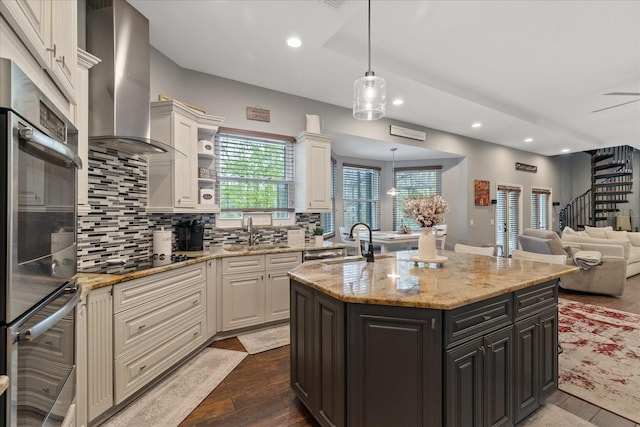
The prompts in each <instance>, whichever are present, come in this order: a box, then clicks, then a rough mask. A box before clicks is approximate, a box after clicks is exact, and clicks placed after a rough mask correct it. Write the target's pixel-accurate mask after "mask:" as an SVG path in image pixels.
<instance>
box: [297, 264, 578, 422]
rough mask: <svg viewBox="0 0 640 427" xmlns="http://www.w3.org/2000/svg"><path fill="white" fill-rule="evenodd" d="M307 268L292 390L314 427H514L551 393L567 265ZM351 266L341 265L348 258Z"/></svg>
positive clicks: (301, 281)
mask: <svg viewBox="0 0 640 427" xmlns="http://www.w3.org/2000/svg"><path fill="white" fill-rule="evenodd" d="M413 254H414V253H413V252H398V253H397V255H396V257H387V258H381V259H377V260H376V261H375V262H374V263H367V262H364V261H352V262H348V260H327V261H324V262H323V261H318V262H313V263H305V264H302V265H300V266H299V267H297V268H295V269H293V270H292V271H290V272H289V277H290V278H291V387H292V389H293V390H294V392H295V393H296V395H297V396H298V397H299V398H300V400H301V401H302V402H303V403H304V404H305V405H306V406H307V408H308V409H309V410H310V411H311V413H312V414H313V416H314V417H315V418H316V420H317V421H318V422H319V423H320V424H321V425H336V426H341V425H350V426H359V425H366V426H378V425H379V426H384V425H402V426H443V425H444V426H471V425H474V426H481V425H484V426H488V425H490V426H493V425H514V424H515V423H517V422H519V421H520V420H522V419H523V418H525V417H526V416H528V415H529V414H531V413H532V412H533V411H535V410H536V409H537V408H538V407H539V406H540V404H541V403H542V402H543V401H544V399H545V398H546V397H547V396H548V395H550V394H551V393H552V392H553V391H555V390H556V389H557V378H558V355H557V353H558V329H557V327H558V311H557V301H558V279H559V278H560V277H562V276H565V275H568V274H571V273H573V272H575V271H577V270H578V269H577V268H576V267H572V266H564V265H555V264H546V263H538V262H532V261H524V260H514V259H509V258H496V257H484V256H478V255H469V254H458V253H452V252H443V255H446V256H447V257H448V260H447V262H446V263H445V264H444V265H443V267H441V268H428V266H427V267H426V268H425V266H423V264H422V263H420V264H419V265H416V263H414V262H413V261H411V260H410V255H413ZM344 261H347V262H344Z"/></svg>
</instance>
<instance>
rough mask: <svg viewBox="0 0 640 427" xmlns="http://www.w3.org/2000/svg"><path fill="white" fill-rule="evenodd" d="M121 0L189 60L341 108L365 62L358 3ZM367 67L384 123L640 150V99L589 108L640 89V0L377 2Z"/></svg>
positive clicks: (164, 45)
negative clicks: (383, 103)
mask: <svg viewBox="0 0 640 427" xmlns="http://www.w3.org/2000/svg"><path fill="white" fill-rule="evenodd" d="M129 2H130V3H131V4H132V5H133V6H134V7H135V8H136V9H138V10H139V11H140V12H141V13H142V14H144V15H145V16H146V17H147V18H148V19H149V21H150V32H151V34H150V36H151V44H152V45H153V46H154V47H155V48H156V49H158V50H159V51H161V52H162V53H164V54H165V55H166V56H168V57H169V58H171V59H172V60H173V61H175V62H176V63H177V64H179V65H180V66H182V67H184V68H189V69H192V70H197V71H201V72H205V73H209V74H213V75H217V76H221V77H226V78H229V79H234V80H238V81H241V82H246V83H250V84H253V85H258V86H262V87H266V88H269V89H273V90H277V91H281V92H285V93H290V94H294V95H298V96H303V97H307V98H311V99H316V100H319V101H323V102H327V103H329V104H334V105H338V106H342V107H346V108H351V106H352V90H353V82H354V81H355V80H356V79H357V78H359V77H361V76H362V75H364V72H365V71H366V70H367V2H365V1H341V0H331V1H329V0H327V1H323V0H298V1H287V0H270V1H267V0H264V1H261V0H245V1H223V0H216V1H205V0H179V1H178V0H129ZM331 5H333V6H331ZM336 6H337V7H336ZM291 35H296V36H298V37H300V38H301V39H302V43H303V44H302V47H301V48H299V49H292V48H290V47H288V46H287V45H286V44H285V40H286V39H287V37H289V36H291ZM371 63H372V64H371V65H372V69H373V71H375V73H376V75H379V76H382V77H384V78H385V80H386V85H387V117H389V118H393V119H397V120H401V121H405V122H408V123H413V124H416V125H420V126H425V127H429V128H435V129H441V130H445V131H448V132H453V133H456V134H460V135H465V136H469V137H472V138H478V139H481V140H485V141H489V142H493V143H497V144H502V145H505V146H509V147H514V148H519V149H523V150H527V151H531V152H535V153H539V154H544V155H556V154H560V150H561V149H563V148H568V149H570V150H571V151H572V152H575V151H584V150H589V149H593V148H597V147H608V146H615V145H631V146H634V147H636V148H640V102H634V103H630V104H627V105H623V106H620V107H617V108H612V109H608V110H605V111H601V112H598V113H592V111H594V110H598V109H601V108H605V107H609V106H612V105H615V104H620V103H623V102H628V101H632V100H635V99H638V98H640V97H633V96H617V95H615V96H614V95H610V96H606V95H604V94H605V93H608V92H640V0H627V1H610V0H607V1H596V0H586V1H579V0H572V1H557V0H556V1H517V0H511V1H505V0H500V1H468V0H465V1H451V0H449V1H417V0H413V1H399V0H396V1H387V0H373V1H372V5H371ZM396 97H402V98H404V101H405V102H404V104H403V105H401V106H394V105H392V104H391V101H392V100H393V99H394V98H396ZM475 121H480V122H482V124H483V125H482V127H481V128H479V129H473V128H471V124H472V123H473V122H475ZM526 137H531V138H533V139H534V141H533V142H530V143H525V142H524V139H525V138H526ZM388 149H389V146H386V145H383V146H381V147H380V150H379V151H380V152H379V153H378V154H379V156H382V153H385V156H386V159H388V158H389V151H388ZM368 150H369V152H370V151H371V146H370V145H369V148H368ZM339 154H343V155H347V154H344V153H339ZM400 154H401V153H400V150H398V153H397V155H398V156H397V157H396V158H397V159H400ZM349 155H352V154H349ZM354 157H355V156H354ZM369 158H371V156H369ZM382 158H385V157H382Z"/></svg>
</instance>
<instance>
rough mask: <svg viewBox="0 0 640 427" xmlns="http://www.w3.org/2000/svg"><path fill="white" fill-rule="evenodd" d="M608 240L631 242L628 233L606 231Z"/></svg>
mask: <svg viewBox="0 0 640 427" xmlns="http://www.w3.org/2000/svg"><path fill="white" fill-rule="evenodd" d="M605 233H606V235H607V239H615V240H630V239H629V235H628V234H627V232H626V231H605Z"/></svg>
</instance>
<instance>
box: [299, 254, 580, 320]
mask: <svg viewBox="0 0 640 427" xmlns="http://www.w3.org/2000/svg"><path fill="white" fill-rule="evenodd" d="M412 255H416V252H415V251H402V252H396V253H395V256H391V257H389V256H388V255H387V256H386V257H385V258H382V257H380V258H379V259H376V260H375V262H373V263H367V262H366V261H363V260H355V261H351V262H342V261H344V260H342V259H340V260H326V261H315V262H308V263H304V264H302V265H300V266H298V267H296V268H295V269H293V270H291V271H290V272H289V277H291V278H292V279H294V280H296V281H298V282H300V283H302V284H303V285H307V286H309V287H311V288H313V289H316V290H318V291H320V292H322V293H324V294H326V295H329V296H332V297H334V298H336V299H338V300H340V301H344V302H351V303H361V304H376V305H391V306H402V307H421V308H433V309H441V310H442V309H444V310H450V309H454V308H458V307H461V306H464V305H467V304H471V303H473V302H477V301H482V300H486V299H487V298H491V297H493V296H497V295H502V294H504V293H507V292H512V291H515V290H518V289H523V288H526V287H529V286H532V285H536V284H539V283H543V282H547V281H550V280H554V279H558V278H560V277H563V276H566V275H569V274H572V273H574V272H576V271H578V267H575V266H569V265H558V264H548V263H543V262H533V261H528V260H519V259H511V258H502V257H488V256H481V255H471V254H462V253H455V252H449V251H443V252H442V255H443V256H446V257H447V258H448V259H447V261H446V262H445V263H444V264H443V265H442V266H441V267H439V268H430V267H425V266H424V265H423V264H422V263H419V264H418V266H416V264H415V263H414V261H412V260H411V258H410V257H411V256H412Z"/></svg>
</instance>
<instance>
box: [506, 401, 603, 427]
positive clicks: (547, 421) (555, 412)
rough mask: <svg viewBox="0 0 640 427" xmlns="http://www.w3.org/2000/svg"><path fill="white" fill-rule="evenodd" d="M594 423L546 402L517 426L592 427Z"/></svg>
mask: <svg viewBox="0 0 640 427" xmlns="http://www.w3.org/2000/svg"><path fill="white" fill-rule="evenodd" d="M594 425H595V424H591V423H590V422H589V421H587V420H583V419H582V418H580V417H579V416H577V415H574V414H572V413H571V412H569V411H565V410H564V409H562V408H559V407H557V406H556V405H552V404H551V403H547V404H546V405H544V406H542V407H540V408H538V410H537V411H535V412H534V413H533V414H531V415H530V416H529V417H528V418H525V419H524V420H523V421H522V422H521V423H520V424H518V427H562V426H571V427H593V426H594Z"/></svg>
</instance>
